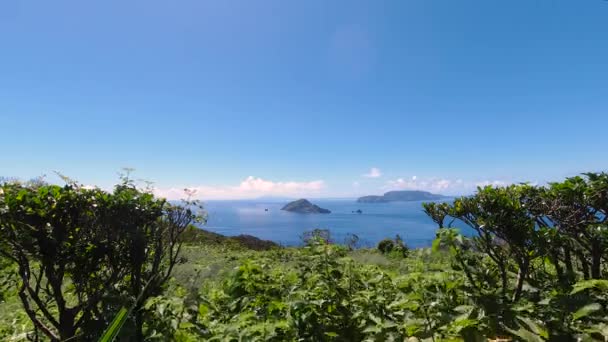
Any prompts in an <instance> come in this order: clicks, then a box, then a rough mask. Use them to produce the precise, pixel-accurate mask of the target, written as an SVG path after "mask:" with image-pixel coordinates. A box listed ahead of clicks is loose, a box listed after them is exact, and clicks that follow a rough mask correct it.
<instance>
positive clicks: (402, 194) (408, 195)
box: [357, 190, 445, 203]
mask: <svg viewBox="0 0 608 342" xmlns="http://www.w3.org/2000/svg"><path fill="white" fill-rule="evenodd" d="M442 198H445V196H443V195H437V194H432V193H430V192H427V191H419V190H403V191H389V192H387V193H385V194H384V195H382V196H363V197H359V199H357V202H358V203H386V202H408V201H433V200H438V199H442Z"/></svg>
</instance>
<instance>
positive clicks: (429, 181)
mask: <svg viewBox="0 0 608 342" xmlns="http://www.w3.org/2000/svg"><path fill="white" fill-rule="evenodd" d="M373 170H374V169H373V168H372V170H370V173H368V174H367V175H370V174H375V175H376V174H378V173H380V171H379V170H378V169H376V170H377V171H378V172H377V173H374V172H373ZM379 177H380V176H376V177H367V178H379ZM510 183H512V182H508V181H503V180H482V181H464V180H462V179H455V180H453V179H446V178H420V177H417V176H412V177H410V178H397V179H394V180H387V181H386V182H384V183H381V184H380V185H379V186H375V187H372V188H369V187H368V188H366V190H364V189H361V186H362V184H361V183H360V182H358V181H354V182H353V183H352V186H353V188H354V189H356V191H357V192H361V193H359V194H355V193H347V194H344V195H343V196H342V197H358V196H359V195H370V194H375V193H381V192H386V191H391V190H422V191H429V192H433V193H438V194H443V195H464V194H469V193H473V192H474V190H475V189H476V188H477V187H478V186H487V185H492V186H504V185H508V184H510ZM186 190H187V191H188V193H192V194H193V197H194V198H195V199H200V200H235V199H255V198H259V197H264V196H277V197H310V196H318V197H327V196H328V194H334V193H333V192H328V191H329V190H330V187H328V186H327V183H326V182H325V181H324V180H313V181H303V182H298V181H272V180H268V179H263V178H260V177H254V176H249V177H247V178H245V179H244V180H242V181H241V182H240V183H239V184H238V185H234V186H230V185H216V186H212V185H196V186H182V187H177V186H176V187H169V188H156V189H154V190H153V192H154V194H155V195H157V196H160V197H164V198H167V199H169V200H179V199H183V198H185V197H187V193H186ZM334 195H335V194H334Z"/></svg>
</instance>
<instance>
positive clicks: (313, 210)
mask: <svg viewBox="0 0 608 342" xmlns="http://www.w3.org/2000/svg"><path fill="white" fill-rule="evenodd" d="M281 210H285V211H290V212H293V213H300V214H329V213H331V211H329V210H327V209H323V208H321V207H319V206H318V205H316V204H312V203H310V202H309V201H308V200H306V199H304V198H302V199H299V200H297V201H293V202H289V203H287V204H286V205H285V206H284V207H283V208H281Z"/></svg>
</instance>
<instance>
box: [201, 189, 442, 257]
mask: <svg viewBox="0 0 608 342" xmlns="http://www.w3.org/2000/svg"><path fill="white" fill-rule="evenodd" d="M312 202H313V203H314V204H317V205H319V206H320V207H321V208H326V209H329V210H331V214H298V213H291V212H286V211H283V210H281V207H283V205H285V203H283V202H268V201H266V202H265V201H209V202H206V203H204V207H205V210H206V211H207V213H208V221H207V224H206V225H205V226H203V228H204V229H207V230H210V231H213V232H216V233H220V234H224V235H239V234H248V235H253V236H256V237H258V238H261V239H264V240H272V241H275V242H277V243H280V244H282V245H285V246H293V245H300V244H301V243H302V240H301V236H302V234H303V233H304V232H305V231H308V230H312V229H315V228H323V229H329V230H330V232H331V236H332V240H333V241H335V242H336V243H342V242H343V241H344V239H345V237H346V235H347V234H348V233H350V234H356V235H357V236H359V238H360V240H359V241H360V244H361V245H362V246H374V245H376V244H377V243H378V242H379V241H380V240H382V239H384V238H387V237H388V238H394V237H395V235H397V234H399V235H400V236H401V237H402V238H403V239H404V240H405V242H406V243H407V245H408V246H410V247H424V246H429V245H430V244H431V243H432V241H433V239H434V237H435V231H436V229H437V226H436V224H435V223H434V222H433V221H431V219H430V218H428V217H427V216H426V214H425V213H424V212H423V211H422V202H391V203H356V201H355V200H315V201H312ZM266 209H268V211H266ZM358 209H360V210H361V211H362V212H363V213H362V214H357V213H353V211H355V210H358Z"/></svg>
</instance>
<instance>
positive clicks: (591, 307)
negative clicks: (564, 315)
mask: <svg viewBox="0 0 608 342" xmlns="http://www.w3.org/2000/svg"><path fill="white" fill-rule="evenodd" d="M601 309H602V306H601V305H600V304H598V303H591V304H587V305H585V306H583V307H582V308H580V309H578V310H576V312H575V313H573V314H572V320H574V321H576V320H577V319H581V318H583V317H586V316H589V315H590V314H592V313H594V312H596V311H598V310H601Z"/></svg>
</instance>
